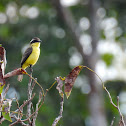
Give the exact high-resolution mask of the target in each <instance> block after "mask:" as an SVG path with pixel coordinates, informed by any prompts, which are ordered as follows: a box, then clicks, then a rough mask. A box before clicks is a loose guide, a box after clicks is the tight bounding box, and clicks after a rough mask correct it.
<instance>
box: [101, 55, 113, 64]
mask: <svg viewBox="0 0 126 126" xmlns="http://www.w3.org/2000/svg"><path fill="white" fill-rule="evenodd" d="M113 58H114V56H113V54H110V53H105V54H103V55H102V60H103V61H104V62H105V63H106V65H107V66H110V65H111V64H112V61H113Z"/></svg>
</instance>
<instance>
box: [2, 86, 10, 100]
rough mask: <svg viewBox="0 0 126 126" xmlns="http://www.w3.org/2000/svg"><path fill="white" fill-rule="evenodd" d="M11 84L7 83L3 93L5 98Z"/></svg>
mask: <svg viewBox="0 0 126 126" xmlns="http://www.w3.org/2000/svg"><path fill="white" fill-rule="evenodd" d="M9 86H10V84H8V85H7V87H6V88H5V91H4V94H3V99H5V97H6V95H7V92H8V89H9Z"/></svg>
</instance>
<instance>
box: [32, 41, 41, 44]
mask: <svg viewBox="0 0 126 126" xmlns="http://www.w3.org/2000/svg"><path fill="white" fill-rule="evenodd" d="M35 42H41V41H37V40H32V41H31V44H32V43H35Z"/></svg>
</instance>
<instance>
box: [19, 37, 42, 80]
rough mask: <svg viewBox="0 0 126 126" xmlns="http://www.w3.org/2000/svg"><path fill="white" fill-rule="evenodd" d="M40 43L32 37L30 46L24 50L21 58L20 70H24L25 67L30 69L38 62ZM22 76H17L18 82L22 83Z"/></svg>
mask: <svg viewBox="0 0 126 126" xmlns="http://www.w3.org/2000/svg"><path fill="white" fill-rule="evenodd" d="M40 43H41V40H40V39H39V38H37V37H34V38H33V39H32V40H31V41H30V46H29V47H28V48H27V49H26V51H25V52H24V54H23V56H22V60H21V68H23V69H26V68H27V67H30V68H31V67H32V66H33V65H35V64H36V62H37V61H38V58H39V55H40ZM22 79H23V75H18V81H20V82H21V81H22Z"/></svg>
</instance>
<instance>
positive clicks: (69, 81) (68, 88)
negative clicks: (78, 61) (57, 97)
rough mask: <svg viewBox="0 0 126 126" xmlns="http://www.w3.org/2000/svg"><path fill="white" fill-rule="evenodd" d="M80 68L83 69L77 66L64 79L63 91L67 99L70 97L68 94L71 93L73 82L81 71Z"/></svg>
mask: <svg viewBox="0 0 126 126" xmlns="http://www.w3.org/2000/svg"><path fill="white" fill-rule="evenodd" d="M82 68H83V66H77V67H75V68H74V69H72V71H71V72H70V73H69V74H68V76H67V77H66V78H65V86H64V91H65V94H66V97H67V99H68V98H69V96H70V93H71V91H72V87H73V85H74V82H75V80H76V78H77V76H78V74H79V73H80V71H81V70H82Z"/></svg>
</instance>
